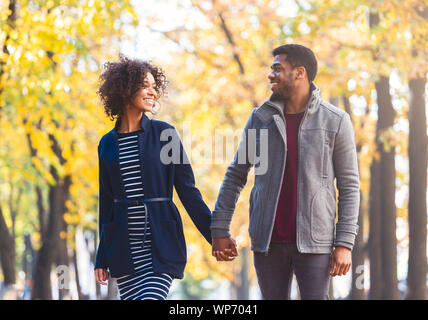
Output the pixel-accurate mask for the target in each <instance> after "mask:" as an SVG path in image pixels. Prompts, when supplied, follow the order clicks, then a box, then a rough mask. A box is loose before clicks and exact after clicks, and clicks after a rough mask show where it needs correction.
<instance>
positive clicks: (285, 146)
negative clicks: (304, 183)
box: [265, 113, 287, 256]
mask: <svg viewBox="0 0 428 320" xmlns="http://www.w3.org/2000/svg"><path fill="white" fill-rule="evenodd" d="M281 117H282V120H283V122H284V128H285V141H284V148H285V153H284V161H283V162H282V174H281V183H280V185H279V188H278V193H277V195H276V202H275V210H274V212H273V221H272V225H271V227H270V232H269V240H268V248H267V250H266V252H265V256H267V255H268V253H269V247H270V239H271V238H272V232H273V226H274V224H275V217H276V209H277V206H278V200H279V195H280V193H281V186H282V182H283V180H284V170H285V164H286V162H287V125H286V122H285V118H284V116H283V115H282V113H281ZM275 123H276V121H275Z"/></svg>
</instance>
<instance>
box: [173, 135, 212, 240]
mask: <svg viewBox="0 0 428 320" xmlns="http://www.w3.org/2000/svg"><path fill="white" fill-rule="evenodd" d="M174 135H175V136H173V143H179V144H180V161H179V163H175V164H174V166H175V168H174V186H175V189H176V191H177V194H178V196H179V198H180V201H181V202H182V203H183V206H184V208H185V209H186V211H187V213H188V214H189V216H190V218H191V219H192V221H193V223H194V224H195V226H196V227H197V228H198V230H199V232H200V233H201V234H202V235H203V236H204V238H205V239H206V240H207V241H208V242H209V243H210V244H211V230H210V225H211V210H210V209H209V208H208V206H207V205H206V204H205V202H204V200H203V198H202V195H201V193H200V192H199V190H198V188H196V186H195V177H194V175H193V170H192V167H191V165H190V162H189V160H188V158H187V154H186V151H185V150H184V148H183V144H182V143H181V140H180V138H179V136H178V133H177V131H176V130H175V129H174Z"/></svg>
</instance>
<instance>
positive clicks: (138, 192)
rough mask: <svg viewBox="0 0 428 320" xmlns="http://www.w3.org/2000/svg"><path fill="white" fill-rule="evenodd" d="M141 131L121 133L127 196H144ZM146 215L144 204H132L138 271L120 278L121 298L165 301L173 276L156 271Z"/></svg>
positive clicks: (131, 238) (130, 228)
mask: <svg viewBox="0 0 428 320" xmlns="http://www.w3.org/2000/svg"><path fill="white" fill-rule="evenodd" d="M140 130H141V129H140ZM140 130H139V131H140ZM139 131H133V132H128V133H118V144H119V165H120V172H121V177H122V181H123V185H124V187H125V193H126V198H127V199H139V198H143V196H144V190H143V181H142V176H141V173H142V170H143V168H142V163H141V161H140V158H139V150H138V149H139V145H138V132H139ZM145 214H146V210H145V205H144V204H143V205H141V206H136V205H134V204H131V203H129V204H128V235H129V242H130V247H131V256H132V261H133V264H134V270H135V272H134V273H133V274H129V275H126V276H123V277H120V278H117V284H118V288H119V295H120V299H121V300H165V299H166V297H167V295H168V292H169V289H170V287H171V283H172V278H171V277H170V276H169V275H167V274H164V273H155V272H153V265H152V256H151V233H150V222H149V221H148V225H147V228H146V238H145V245H144V248H143V238H144V227H145Z"/></svg>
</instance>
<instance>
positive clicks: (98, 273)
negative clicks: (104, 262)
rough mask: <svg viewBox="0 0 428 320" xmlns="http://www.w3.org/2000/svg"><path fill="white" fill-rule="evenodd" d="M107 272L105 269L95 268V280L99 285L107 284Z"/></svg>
mask: <svg viewBox="0 0 428 320" xmlns="http://www.w3.org/2000/svg"><path fill="white" fill-rule="evenodd" d="M109 275H110V274H109V272H108V271H107V269H102V268H97V269H95V280H96V281H97V282H98V283H99V284H102V285H103V286H105V285H106V284H107V282H105V281H106V280H107V279H108V277H109Z"/></svg>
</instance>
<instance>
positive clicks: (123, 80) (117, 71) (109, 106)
mask: <svg viewBox="0 0 428 320" xmlns="http://www.w3.org/2000/svg"><path fill="white" fill-rule="evenodd" d="M103 67H104V72H103V73H102V74H101V75H100V78H99V80H100V87H99V89H98V91H97V94H98V95H99V96H100V98H101V101H102V104H103V106H104V111H105V113H106V114H107V116H108V117H109V118H110V119H111V120H114V119H115V118H120V117H122V115H123V114H124V112H125V107H126V105H128V104H129V103H130V102H131V101H132V100H133V99H134V97H135V95H136V93H137V91H138V90H139V89H140V88H141V87H142V86H143V81H144V79H145V77H146V75H147V73H151V74H152V75H153V78H154V79H155V83H156V88H155V90H156V92H157V94H158V98H160V97H161V96H162V95H163V94H164V93H165V90H166V85H167V80H166V77H165V75H164V73H163V71H162V69H161V68H159V67H157V66H154V65H152V64H151V63H150V62H148V61H144V60H140V59H131V58H128V57H126V56H124V55H123V54H119V61H117V62H113V61H107V62H105V63H104V64H103Z"/></svg>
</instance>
